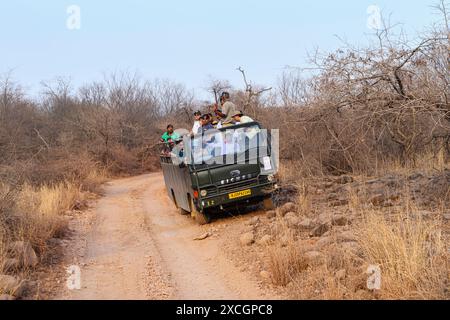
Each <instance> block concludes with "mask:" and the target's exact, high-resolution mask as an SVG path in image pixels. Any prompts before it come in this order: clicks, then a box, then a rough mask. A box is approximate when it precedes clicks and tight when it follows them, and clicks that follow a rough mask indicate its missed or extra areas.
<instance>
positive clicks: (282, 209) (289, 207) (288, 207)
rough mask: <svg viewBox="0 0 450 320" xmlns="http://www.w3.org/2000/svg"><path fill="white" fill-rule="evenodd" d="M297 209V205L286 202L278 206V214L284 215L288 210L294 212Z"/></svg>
mask: <svg viewBox="0 0 450 320" xmlns="http://www.w3.org/2000/svg"><path fill="white" fill-rule="evenodd" d="M296 209H297V206H296V205H295V203H293V202H288V203H285V204H284V205H282V206H281V207H280V208H278V214H279V215H280V216H282V217H284V216H285V215H286V214H287V213H288V212H293V211H294V212H295V211H296Z"/></svg>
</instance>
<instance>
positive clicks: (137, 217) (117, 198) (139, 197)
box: [59, 173, 275, 299]
mask: <svg viewBox="0 0 450 320" xmlns="http://www.w3.org/2000/svg"><path fill="white" fill-rule="evenodd" d="M220 223H223V221H222V222H215V224H220ZM226 223H227V227H232V225H233V223H239V221H238V220H235V219H231V218H230V219H227V222H226ZM211 228H214V223H213V224H212V225H209V226H198V225H196V224H195V222H194V221H193V220H192V219H191V218H190V217H189V216H182V215H180V214H179V213H178V211H177V210H176V209H175V207H174V206H173V204H172V203H171V202H170V200H169V198H168V197H167V195H166V192H165V189H164V182H163V177H162V174H160V173H155V174H150V175H143V176H138V177H133V178H128V179H121V180H115V181H113V182H110V183H108V184H107V186H106V188H105V196H104V197H102V198H101V199H100V200H99V201H98V202H97V204H96V206H95V207H94V208H93V225H92V226H91V227H90V228H89V230H88V231H87V232H86V235H85V236H83V235H82V234H81V233H80V235H78V236H76V237H75V239H76V240H74V243H73V245H72V246H71V248H72V250H74V251H76V250H78V251H79V252H78V253H77V255H78V258H76V259H74V258H69V260H70V261H72V262H73V261H75V262H76V263H78V264H79V265H80V267H81V289H80V290H68V289H64V290H63V293H62V295H61V296H60V297H59V298H62V299H270V298H275V297H272V296H268V295H266V293H264V292H262V291H261V289H260V288H259V287H258V285H257V283H256V282H255V281H254V280H252V279H251V278H250V277H248V275H247V274H245V273H244V272H242V271H241V268H238V267H236V266H235V265H234V264H233V263H232V262H231V261H230V260H229V259H228V258H227V256H226V254H225V253H224V252H223V250H222V245H221V244H222V243H223V242H222V241H224V239H219V238H217V237H211V238H208V239H206V240H202V241H194V240H193V239H194V238H195V237H196V236H199V235H200V234H202V233H204V232H205V231H207V230H210V229H211ZM226 241H236V240H235V239H228V240H226ZM70 255H75V252H72V253H71V254H69V256H70Z"/></svg>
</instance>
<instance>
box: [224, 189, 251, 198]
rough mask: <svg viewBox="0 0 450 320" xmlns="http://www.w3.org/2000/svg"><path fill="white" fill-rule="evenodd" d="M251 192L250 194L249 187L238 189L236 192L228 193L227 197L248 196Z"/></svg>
mask: <svg viewBox="0 0 450 320" xmlns="http://www.w3.org/2000/svg"><path fill="white" fill-rule="evenodd" d="M251 194H252V190H251V189H248V190H242V191H238V192H233V193H229V194H228V198H230V199H236V198H242V197H246V196H249V195H251Z"/></svg>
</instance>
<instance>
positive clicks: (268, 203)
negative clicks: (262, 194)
mask: <svg viewBox="0 0 450 320" xmlns="http://www.w3.org/2000/svg"><path fill="white" fill-rule="evenodd" d="M263 207H264V210H273V209H275V205H274V204H273V200H272V198H265V199H264V200H263Z"/></svg>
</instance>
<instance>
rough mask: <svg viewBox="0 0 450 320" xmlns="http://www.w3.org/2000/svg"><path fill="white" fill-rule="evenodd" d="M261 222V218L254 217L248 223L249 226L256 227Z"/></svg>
mask: <svg viewBox="0 0 450 320" xmlns="http://www.w3.org/2000/svg"><path fill="white" fill-rule="evenodd" d="M260 221H261V220H260V219H259V217H253V218H251V219H250V221H249V222H248V224H249V225H251V226H255V225H257V224H258V223H259V222H260Z"/></svg>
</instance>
